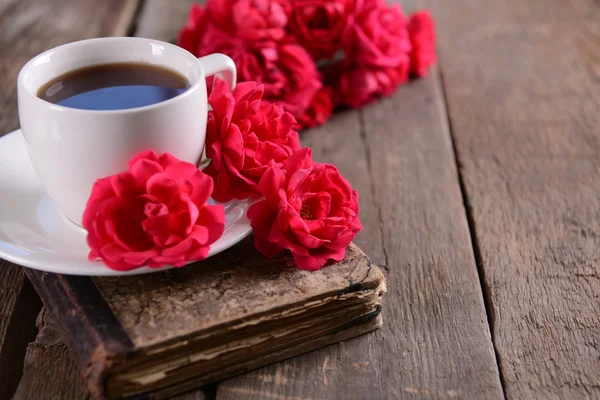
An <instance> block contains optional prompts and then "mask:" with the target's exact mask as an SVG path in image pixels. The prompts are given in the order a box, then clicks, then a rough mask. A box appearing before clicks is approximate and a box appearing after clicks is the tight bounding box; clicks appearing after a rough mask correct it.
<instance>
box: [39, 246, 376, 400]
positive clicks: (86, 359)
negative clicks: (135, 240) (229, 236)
mask: <svg viewBox="0 0 600 400" xmlns="http://www.w3.org/2000/svg"><path fill="white" fill-rule="evenodd" d="M27 275H28V276H29V278H30V280H31V281H32V283H33V285H34V286H35V288H36V290H37V292H38V293H39V295H40V297H41V298H42V300H43V301H44V304H45V305H46V306H47V307H48V309H49V310H50V312H51V313H52V315H53V317H54V318H55V320H56V321H57V323H58V324H59V325H60V327H61V328H62V329H63V330H64V333H65V337H66V338H67V339H68V341H69V344H70V346H71V349H72V353H73V356H74V357H75V358H76V359H77V362H78V364H79V366H80V368H81V372H82V374H83V375H84V378H85V380H86V383H87V385H88V389H89V390H90V392H91V393H92V395H93V396H94V397H96V398H127V397H132V396H139V395H143V397H144V398H164V397H167V396H171V395H174V394H177V393H180V392H183V391H186V390H190V389H192V388H194V387H198V386H201V385H204V384H206V383H210V382H214V381H218V380H222V379H224V378H227V377H230V376H232V375H235V374H239V373H242V372H245V371H248V370H251V369H254V368H257V367H261V366H264V365H266V364H269V363H273V362H277V361H280V360H282V359H285V358H289V357H292V356H294V355H297V354H300V353H304V352H307V351H310V350H314V349H316V348H319V347H322V346H325V345H328V344H331V343H335V342H338V341H341V340H345V339H348V338H351V337H354V336H357V335H361V334H363V333H366V332H369V331H371V330H374V329H377V328H378V327H380V326H381V315H380V312H381V306H380V302H381V297H382V296H383V294H384V293H385V279H384V277H383V275H382V273H381V271H380V270H379V269H378V268H377V267H376V266H374V265H373V264H372V263H371V262H370V261H369V259H368V258H367V257H366V256H365V254H364V253H363V252H362V251H361V250H360V249H359V248H358V247H356V246H355V245H354V244H351V245H350V246H349V247H348V249H347V251H346V257H345V259H344V260H343V261H341V262H339V263H337V264H332V265H329V266H326V267H324V268H322V269H320V270H319V271H314V272H309V271H302V270H299V269H298V268H297V267H296V266H295V265H294V263H293V259H292V258H291V257H287V256H281V257H279V258H275V259H267V258H265V257H264V256H262V255H261V254H259V253H258V252H257V251H256V249H255V248H254V246H253V244H252V241H251V240H246V241H244V242H242V243H241V244H239V245H238V246H236V247H235V248H234V250H230V251H227V252H224V253H222V254H220V255H218V256H215V257H212V258H210V259H208V260H205V261H203V262H200V263H197V264H194V265H189V266H186V267H185V268H181V269H172V270H168V271H164V272H157V273H152V274H147V275H136V276H131V277H110V278H88V277H76V276H67V275H56V274H50V273H44V272H40V271H36V270H29V269H28V270H27Z"/></svg>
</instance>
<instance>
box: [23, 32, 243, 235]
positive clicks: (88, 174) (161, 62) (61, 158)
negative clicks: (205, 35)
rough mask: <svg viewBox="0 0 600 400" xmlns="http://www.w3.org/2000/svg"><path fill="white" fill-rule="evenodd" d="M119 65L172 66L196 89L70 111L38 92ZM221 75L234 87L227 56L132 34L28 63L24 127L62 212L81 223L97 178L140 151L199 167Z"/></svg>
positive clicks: (79, 45) (87, 42) (41, 177)
mask: <svg viewBox="0 0 600 400" xmlns="http://www.w3.org/2000/svg"><path fill="white" fill-rule="evenodd" d="M118 62H136V63H147V64H152V65H156V66H162V67H166V68H168V69H171V70H174V71H176V72H178V73H180V74H181V75H183V76H184V77H185V78H186V79H187V80H188V82H189V84H190V87H189V89H188V90H186V91H185V92H183V93H182V94H180V95H178V96H176V97H174V98H171V99H169V100H166V101H163V102H160V103H156V104H153V105H149V106H145V107H139V108H131V109H123V110H114V111H112V110H111V111H97V110H84V109H76V108H69V107H64V106H60V105H57V104H52V103H50V102H48V101H45V100H42V99H41V98H39V97H37V92H38V90H39V89H40V87H42V86H43V85H44V84H46V83H48V82H49V81H51V80H52V79H55V78H57V77H59V76H61V75H63V74H65V73H67V72H69V71H73V70H77V69H79V68H83V67H88V66H91V65H100V64H107V63H118ZM215 74H218V75H220V76H221V77H222V78H223V79H225V80H226V81H227V82H228V84H229V86H230V87H231V88H232V89H233V87H234V85H235V80H236V70H235V64H234V63H233V61H232V60H231V59H230V58H229V57H227V56H225V55H223V54H211V55H209V56H206V57H202V58H199V59H197V58H196V57H194V56H193V55H192V54H191V53H189V52H187V51H186V50H183V49H182V48H180V47H177V46H174V45H172V44H169V43H165V42H161V41H158V40H151V39H141V38H126V37H117V38H101V39H90V40H84V41H80V42H74V43H69V44H66V45H63V46H59V47H56V48H54V49H52V50H48V51H46V52H44V53H42V54H40V55H38V56H37V57H35V58H33V59H32V60H31V61H29V62H28V63H27V64H25V66H24V67H23V68H22V69H21V72H20V73H19V78H18V83H17V92H18V99H19V101H18V102H19V120H20V122H21V130H22V132H23V136H24V138H25V142H26V147H27V151H28V153H29V158H30V159H31V162H32V164H33V167H34V169H35V171H36V173H37V176H38V178H39V180H40V181H41V182H42V185H43V186H44V188H45V190H46V191H47V193H48V194H49V196H50V197H51V198H52V199H53V200H54V202H55V203H56V205H57V206H58V208H59V209H60V210H61V211H62V212H63V214H64V215H65V216H66V217H67V218H69V219H70V220H71V221H73V222H75V223H77V224H81V219H82V217H83V212H84V210H85V206H86V202H87V200H88V198H89V196H90V193H91V190H92V186H93V184H94V182H95V181H96V180H98V179H100V178H103V177H106V176H109V175H113V174H117V173H120V172H123V171H126V170H127V163H128V161H129V160H130V159H131V157H132V156H134V155H135V154H137V153H139V152H141V151H144V150H154V151H156V152H157V153H159V154H161V153H164V152H169V153H171V154H173V155H174V156H175V157H177V158H179V159H181V160H184V161H189V162H192V163H194V164H196V165H197V164H198V163H199V162H200V158H201V157H202V153H203V149H204V139H205V136H206V119H207V115H208V103H207V95H206V83H205V77H207V76H210V75H215Z"/></svg>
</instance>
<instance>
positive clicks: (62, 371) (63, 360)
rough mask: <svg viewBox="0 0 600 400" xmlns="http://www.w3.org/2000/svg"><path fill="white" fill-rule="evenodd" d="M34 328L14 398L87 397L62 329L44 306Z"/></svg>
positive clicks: (22, 399)
mask: <svg viewBox="0 0 600 400" xmlns="http://www.w3.org/2000/svg"><path fill="white" fill-rule="evenodd" d="M36 327H37V329H38V334H37V338H36V340H35V342H33V343H31V344H30V345H29V347H28V348H27V354H26V356H25V368H24V372H23V378H22V379H21V382H20V384H19V388H18V389H17V392H16V394H15V397H14V400H33V399H90V395H89V394H88V392H87V390H86V388H85V382H84V380H83V378H82V376H81V373H80V372H79V369H78V368H77V364H76V363H75V362H74V361H73V359H72V357H71V353H70V351H69V348H68V347H67V346H66V345H65V344H64V339H63V336H62V332H61V331H60V330H59V329H58V327H57V325H56V324H55V323H54V321H53V320H52V317H51V316H50V314H49V313H48V312H47V310H46V308H43V309H42V311H41V312H40V314H39V316H38V319H37V323H36Z"/></svg>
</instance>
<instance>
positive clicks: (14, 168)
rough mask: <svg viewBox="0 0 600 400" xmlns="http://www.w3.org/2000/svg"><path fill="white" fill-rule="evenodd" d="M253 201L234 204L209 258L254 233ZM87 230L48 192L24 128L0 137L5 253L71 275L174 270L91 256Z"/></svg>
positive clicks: (0, 227) (0, 225)
mask: <svg viewBox="0 0 600 400" xmlns="http://www.w3.org/2000/svg"><path fill="white" fill-rule="evenodd" d="M248 206H249V201H248V200H246V201H240V202H235V203H231V204H229V205H228V206H227V207H226V209H225V213H226V218H227V224H226V225H225V233H223V236H222V237H221V238H220V239H219V240H217V241H216V242H215V243H213V245H212V246H211V247H210V252H209V257H210V256H213V255H215V254H218V253H220V252H222V251H223V250H226V249H228V248H230V247H231V246H233V245H235V244H236V243H238V242H239V241H241V240H242V239H244V238H245V237H246V236H248V235H249V234H250V232H251V231H252V228H251V227H250V222H249V221H248V219H247V218H246V210H247V209H248ZM85 238H86V231H85V230H84V229H83V228H80V227H78V226H76V225H75V224H73V223H72V222H70V221H69V220H67V218H66V217H64V216H63V215H62V213H61V212H60V211H59V210H58V209H57V208H56V205H55V204H54V202H53V201H52V199H50V197H48V195H47V194H46V193H45V192H44V189H43V188H42V186H41V184H40V182H39V181H38V179H37V177H36V175H35V172H34V170H33V167H32V166H31V163H30V162H29V157H28V155H27V151H26V149H25V142H24V140H23V135H22V134H21V130H16V131H14V132H12V133H9V134H8V135H5V136H4V137H2V138H1V139H0V257H1V258H3V259H5V260H8V261H11V262H13V263H15V264H19V265H22V266H25V267H29V268H34V269H39V270H41V271H47V272H54V273H59V274H69V275H87V276H109V275H110V276H116V275H137V274H144V273H148V272H157V271H163V270H165V269H169V268H172V267H164V268H149V267H142V268H137V269H134V270H132V271H114V270H112V269H110V268H108V267H107V266H105V265H104V264H103V263H102V262H97V261H89V260H88V258H87V256H88V253H89V248H88V246H87V243H86V240H85Z"/></svg>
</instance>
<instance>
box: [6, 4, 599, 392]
mask: <svg viewBox="0 0 600 400" xmlns="http://www.w3.org/2000/svg"><path fill="white" fill-rule="evenodd" d="M190 3H191V1H190V0H168V1H165V0H146V1H136V0H102V1H96V0H80V1H77V0H70V1H69V0H52V1H51V0H0V83H1V85H0V132H1V133H7V132H10V131H12V130H14V129H16V128H18V120H17V111H16V87H15V84H16V76H17V73H18V71H19V69H20V68H21V66H22V65H23V64H24V63H25V62H26V61H27V60H28V59H29V58H31V57H33V56H34V55H36V54H38V53H39V52H41V51H43V50H46V49H49V48H51V47H54V46H56V45H59V44H62V43H66V42H71V41H74V40H78V39H83V38H91V37H96V36H110V35H127V34H133V35H136V36H143V37H152V38H157V39H162V40H167V41H170V40H173V39H174V38H175V37H176V33H177V31H178V28H179V27H180V26H181V25H182V24H183V23H184V21H185V18H186V14H187V10H188V7H189V4H190ZM403 5H404V8H405V10H406V11H411V10H414V9H416V8H421V7H429V8H431V9H432V11H433V13H434V15H435V17H436V19H437V23H438V33H439V56H440V62H439V65H438V67H437V68H436V69H434V70H433V71H432V73H431V74H430V75H429V77H428V78H426V79H423V80H419V81H414V82H412V83H410V84H409V85H407V86H404V87H402V88H401V89H400V90H399V91H398V92H397V93H396V94H394V95H393V96H392V97H390V98H387V99H385V100H383V101H380V102H378V103H377V104H374V105H371V106H368V107H366V108H364V109H363V110H359V111H347V112H343V113H339V114H337V115H336V116H335V117H334V118H333V119H332V120H331V122H330V123H328V124H327V125H325V126H323V127H321V128H318V129H313V130H310V131H307V132H305V133H303V135H302V140H303V142H304V144H305V145H308V146H311V147H313V149H314V152H315V155H316V158H317V159H318V160H320V161H327V162H332V163H335V164H336V165H338V166H339V167H340V169H341V170H342V172H343V173H344V175H345V176H346V177H348V178H349V180H350V181H351V182H352V184H353V185H354V187H355V188H356V189H357V190H358V192H359V193H360V198H361V208H362V214H361V219H362V221H363V223H364V225H365V230H364V232H362V233H361V234H360V235H359V236H358V238H357V243H358V244H359V245H360V246H361V247H362V248H363V249H364V250H365V252H366V253H367V254H369V255H370V256H371V258H372V259H373V260H374V261H375V262H376V263H377V264H379V265H380V266H382V267H383V268H384V269H385V272H386V275H387V279H388V286H389V293H388V295H387V298H386V299H385V301H384V318H385V322H384V327H383V329H381V330H380V331H378V332H376V333H374V334H370V335H367V336H364V337H361V338H358V339H355V340H350V341H348V342H344V343H340V344H338V345H334V346H330V347H328V348H325V349H322V350H320V351H316V352H313V353H309V354H306V355H304V356H301V357H296V358H294V359H290V360H288V361H285V362H281V363H279V364H276V365H272V366H269V367H266V368H263V369H261V370H258V371H253V372H250V373H248V374H246V375H243V376H239V377H237V378H233V379H230V380H227V381H224V382H221V383H219V384H217V385H212V386H210V387H208V388H205V389H202V390H198V391H196V392H194V393H190V394H187V395H184V396H181V397H180V399H212V398H217V399H273V400H283V399H286V400H301V399H324V398H332V399H333V398H337V399H361V400H362V399H391V398H407V399H412V398H424V399H425V398H449V399H454V398H465V399H471V398H489V399H498V398H503V397H509V398H515V399H529V398H538V399H559V398H560V399H575V398H600V319H599V318H600V317H599V315H600V158H599V156H600V3H598V1H593V0H563V1H558V0H547V1H542V0H528V1H522V0H495V1H492V0H487V1H474V0H454V1H443V0H429V1H425V0H423V1H419V0H407V1H404V2H403ZM36 317H37V322H36ZM13 393H16V394H15V398H16V399H38V398H43V399H80V398H86V397H88V395H87V393H86V391H85V388H84V384H83V381H82V379H81V378H80V376H79V373H78V371H77V370H76V369H75V365H74V363H73V362H72V361H71V358H70V355H69V353H68V351H67V349H66V347H65V345H64V344H63V341H62V338H61V334H60V333H59V331H57V329H56V328H55V326H54V325H53V323H52V321H51V319H50V318H49V316H48V315H47V313H46V312H45V311H44V309H43V308H42V307H41V304H40V301H39V300H38V298H37V296H36V294H35V292H34V291H33V290H32V287H31V286H30V284H29V282H28V281H27V280H26V279H25V278H24V276H23V272H22V270H21V267H18V266H15V265H12V264H10V263H6V262H1V267H0V399H5V398H10V397H11V396H12V395H13Z"/></svg>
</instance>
